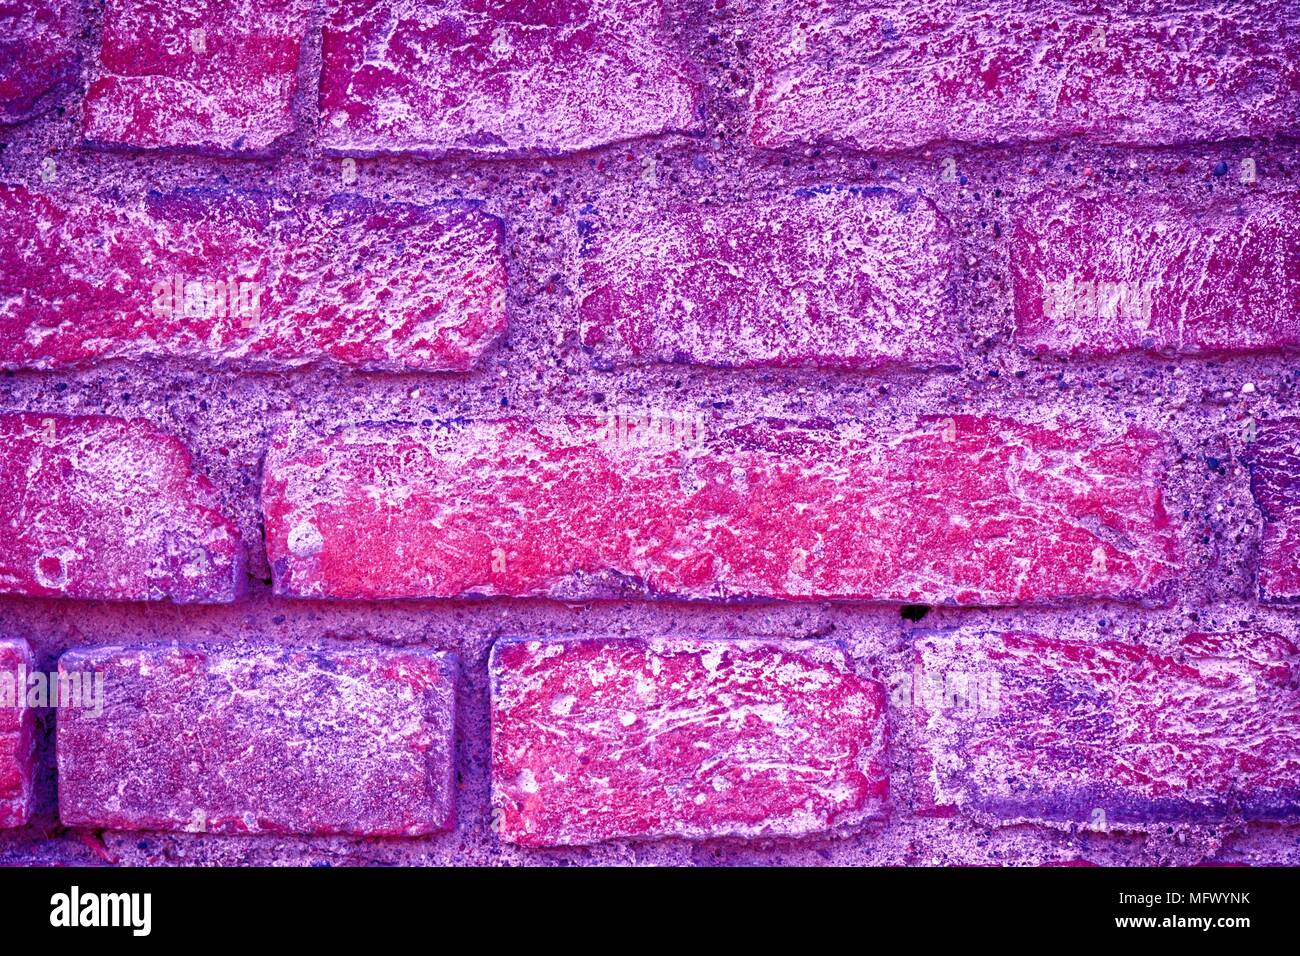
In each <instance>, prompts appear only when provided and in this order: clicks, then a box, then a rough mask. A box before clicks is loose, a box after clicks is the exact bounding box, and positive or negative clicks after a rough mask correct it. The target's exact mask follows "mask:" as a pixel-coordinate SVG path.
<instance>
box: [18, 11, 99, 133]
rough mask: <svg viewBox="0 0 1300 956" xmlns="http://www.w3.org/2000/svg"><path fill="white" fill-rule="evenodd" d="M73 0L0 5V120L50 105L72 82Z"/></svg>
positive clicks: (75, 68) (77, 28) (76, 60)
mask: <svg viewBox="0 0 1300 956" xmlns="http://www.w3.org/2000/svg"><path fill="white" fill-rule="evenodd" d="M80 32H81V4H80V3H79V2H78V0H7V2H6V3H5V4H4V6H0V123H5V124H7V123H19V122H22V121H23V120H25V119H29V118H30V117H32V116H35V115H36V114H37V113H40V112H41V111H42V110H44V109H47V108H49V107H51V106H53V105H54V104H55V103H56V102H57V101H58V99H59V98H60V97H61V96H62V95H63V94H65V93H67V91H68V90H69V89H71V88H72V86H73V85H74V84H75V83H76V82H77V76H78V73H79V71H80V68H81V55H80V54H79V53H78V52H77V45H76V41H77V34H79V33H80Z"/></svg>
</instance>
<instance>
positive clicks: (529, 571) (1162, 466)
mask: <svg viewBox="0 0 1300 956" xmlns="http://www.w3.org/2000/svg"><path fill="white" fill-rule="evenodd" d="M661 424H662V422H656V421H654V420H653V419H651V420H649V422H648V423H646V422H641V423H638V424H636V426H635V427H630V426H629V422H628V420H627V419H621V420H620V419H619V418H618V417H616V416H615V417H611V418H607V419H596V418H567V419H556V420H554V421H534V422H530V421H525V420H522V419H504V420H495V421H479V422H470V423H465V422H463V421H456V422H444V423H441V424H438V425H433V426H430V427H421V426H408V425H397V424H387V425H385V424H377V425H362V426H357V427H348V428H343V429H340V430H338V431H337V432H335V433H333V434H331V435H328V436H323V437H322V436H317V435H313V434H310V433H298V434H295V433H294V432H292V431H282V432H280V433H279V434H277V435H276V437H275V438H274V439H273V441H272V445H271V447H270V449H269V451H268V454H267V458H266V465H265V470H264V485H263V490H262V504H263V508H264V511H265V526H266V542H267V554H268V556H269V559H270V563H271V567H272V571H273V574H274V579H275V589H276V592H277V593H279V594H283V595H291V596H297V597H312V598H324V597H329V598H352V599H375V598H405V597H450V596H458V595H512V596H524V595H544V596H550V597H556V598H561V599H575V600H580V599H587V598H591V597H615V596H622V595H630V594H638V595H661V596H672V597H677V598H686V599H693V600H726V599H735V598H747V597H776V598H800V599H823V598H842V599H857V600H876V601H896V602H905V603H956V604H977V605H1003V604H1018V603H1052V602H1063V601H1068V600H1072V599H1087V598H1111V599H1121V600H1149V601H1160V600H1164V599H1166V598H1167V597H1168V595H1169V592H1170V589H1171V587H1172V586H1173V584H1174V582H1175V580H1176V579H1177V578H1178V575H1179V572H1180V570H1181V565H1182V557H1181V547H1180V539H1179V533H1178V531H1177V529H1175V528H1174V527H1173V526H1172V525H1171V523H1170V521H1169V518H1168V516H1167V514H1166V512H1165V509H1164V504H1163V498H1162V491H1161V482H1162V480H1163V475H1164V473H1165V470H1166V469H1167V467H1168V462H1169V457H1168V454H1167V448H1166V445H1165V443H1164V441H1163V440H1162V439H1161V438H1160V437H1159V436H1157V435H1155V434H1153V433H1151V432H1149V431H1146V430H1144V429H1141V428H1137V427H1131V428H1127V429H1125V430H1123V431H1108V430H1106V429H1103V428H1101V427H1100V426H1095V425H1091V424H1070V423H1055V424H1048V425H1033V424H1027V423H1020V422H1015V421H1011V420H1007V419H999V418H991V417H971V416H955V417H952V418H946V419H939V418H934V419H924V420H923V421H921V422H920V423H919V425H918V426H917V427H916V428H915V429H914V430H912V431H905V432H901V433H896V432H893V431H888V432H886V431H884V430H882V429H877V428H875V427H874V426H872V425H870V424H868V423H860V422H858V423H845V424H843V425H841V426H831V425H825V424H812V423H809V424H795V423H792V422H785V421H779V420H761V421H758V422H755V423H752V424H748V425H744V426H739V427H735V426H732V427H727V426H724V425H722V424H720V423H719V422H718V421H716V420H711V419H710V420H706V419H704V418H703V417H702V416H701V417H700V419H699V420H698V421H695V422H690V423H689V424H690V427H689V428H685V429H678V430H676V431H673V430H670V429H665V428H662V427H660V425H661Z"/></svg>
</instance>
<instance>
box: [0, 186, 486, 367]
mask: <svg viewBox="0 0 1300 956" xmlns="http://www.w3.org/2000/svg"><path fill="white" fill-rule="evenodd" d="M502 231H503V230H502V224H501V221H500V220H499V219H497V218H495V217H493V216H489V215H487V214H486V213H484V212H482V211H481V210H479V209H478V208H477V205H476V204H473V203H441V204H432V205H427V206H417V205H410V204H406V203H386V202H379V201H374V200H369V199H364V198H361V197H358V196H351V195H338V196H335V197H333V198H331V199H330V200H329V201H328V202H326V203H325V204H323V205H314V204H312V205H308V204H297V203H295V202H293V201H291V200H290V199H289V198H288V197H287V196H285V195H282V194H278V193H270V192H254V191H240V190H227V189H206V188H201V189H186V190H178V191H175V192H170V193H151V194H150V195H149V196H148V197H146V199H145V200H144V201H143V202H139V203H137V202H128V203H126V204H124V205H120V206H119V205H113V204H110V203H105V202H101V201H99V200H96V199H90V198H86V199H80V200H72V201H67V200H65V199H63V198H62V197H59V196H55V195H54V194H43V193H33V192H29V191H28V190H26V189H23V188H22V187H3V186H0V232H3V233H4V234H5V236H6V238H7V239H8V242H6V244H5V246H4V248H3V250H0V366H4V367H10V368H56V367H60V366H70V365H82V364H87V363H90V362H93V361H98V360H102V359H112V358H125V359H145V358H179V359H187V360H193V361H197V362H202V363H205V364H216V365H220V364H230V363H235V364H240V365H244V366H249V367H271V368H276V367H287V366H295V365H302V364H306V363H310V362H324V363H332V364H336V365H342V366H353V367H360V368H367V369H379V370H388V371H400V370H422V371H447V370H451V371H459V370H464V369H467V368H469V367H471V366H472V365H473V364H474V363H475V362H476V361H477V360H478V358H479V356H480V355H482V353H483V352H484V351H485V350H486V349H487V348H488V347H489V346H490V345H491V344H492V343H493V342H495V341H496V339H497V338H498V337H499V336H500V335H501V334H502V333H503V332H504V330H505V325H506V312H505V295H506V292H505V290H506V270H505V257H504V252H503V239H502Z"/></svg>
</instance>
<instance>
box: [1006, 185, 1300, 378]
mask: <svg viewBox="0 0 1300 956" xmlns="http://www.w3.org/2000/svg"><path fill="white" fill-rule="evenodd" d="M1011 267H1012V294H1013V297H1014V300H1015V320H1016V330H1015V337H1016V340H1017V341H1018V342H1019V343H1020V344H1022V345H1024V346H1026V347H1028V348H1031V349H1033V350H1035V351H1037V352H1053V353H1063V354H1086V355H1104V354H1110V353H1116V352H1122V351H1127V350H1135V349H1145V350H1151V351H1158V352H1163V353H1170V354H1172V353H1198V352H1244V351H1259V350H1269V349H1285V348H1295V347H1296V346H1300V203H1297V202H1295V201H1294V200H1292V199H1280V198H1278V197H1275V196H1260V197H1257V198H1252V199H1248V200H1244V201H1233V202H1231V203H1227V202H1221V203H1218V204H1210V205H1192V204H1190V203H1188V202H1185V201H1183V200H1177V199H1163V198H1156V197H1135V196H1105V197H1100V198H1091V197H1089V198H1080V197H1074V196H1065V195H1061V194H1059V193H1053V192H1050V191H1048V192H1044V193H1040V194H1039V195H1038V196H1036V197H1034V198H1032V199H1031V200H1029V201H1027V202H1026V203H1025V204H1024V205H1023V206H1022V207H1021V208H1020V210H1019V211H1018V212H1017V214H1016V222H1015V224H1014V227H1013V230H1012V236H1011Z"/></svg>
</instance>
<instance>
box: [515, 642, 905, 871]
mask: <svg viewBox="0 0 1300 956" xmlns="http://www.w3.org/2000/svg"><path fill="white" fill-rule="evenodd" d="M489 666H490V670H491V684H492V794H493V805H494V808H495V820H496V821H497V823H498V824H499V831H500V833H501V835H502V836H503V837H504V838H505V839H506V840H508V841H510V842H512V843H518V844H522V845H525V846H557V845H568V844H583V843H596V842H600V841H602V840H611V839H618V838H622V837H630V838H652V837H684V838H687V839H708V838H711V837H728V836H732V837H792V836H804V835H807V834H811V833H820V832H825V831H831V830H841V829H846V828H851V827H854V826H857V825H860V824H862V823H863V822H864V821H867V820H870V819H872V818H874V817H881V816H883V815H885V813H886V802H887V798H888V792H889V774H888V762H887V760H886V746H887V744H886V725H885V690H884V688H883V687H882V686H881V685H880V684H878V683H876V682H875V681H873V680H868V679H865V678H863V677H859V676H858V675H857V674H855V673H854V671H853V668H852V665H851V662H850V661H849V660H848V658H847V656H846V655H845V653H844V651H843V649H842V648H841V647H840V646H839V645H837V644H833V643H831V642H824V641H800V642H792V643H790V644H788V645H782V644H777V643H763V642H757V641H717V640H658V639H652V640H604V639H581V640H531V641H527V640H505V641H498V642H497V643H496V645H494V647H493V649H492V659H491V663H490V665H489Z"/></svg>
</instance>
